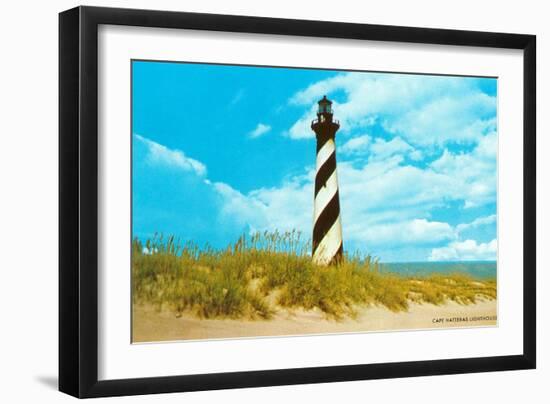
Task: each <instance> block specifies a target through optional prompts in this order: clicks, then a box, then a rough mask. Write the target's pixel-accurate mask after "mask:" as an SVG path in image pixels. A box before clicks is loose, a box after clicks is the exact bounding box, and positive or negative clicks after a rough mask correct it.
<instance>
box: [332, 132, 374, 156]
mask: <svg viewBox="0 0 550 404" xmlns="http://www.w3.org/2000/svg"><path fill="white" fill-rule="evenodd" d="M371 140H372V138H371V137H370V136H369V135H362V136H356V137H354V138H352V139H350V140H348V141H347V142H346V143H344V144H343V145H342V147H340V148H339V151H340V152H341V153H343V154H365V153H366V152H367V151H368V149H369V145H370V143H371Z"/></svg>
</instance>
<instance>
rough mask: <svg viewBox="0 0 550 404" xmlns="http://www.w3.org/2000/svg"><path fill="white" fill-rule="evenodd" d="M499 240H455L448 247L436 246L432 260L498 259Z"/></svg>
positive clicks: (431, 255)
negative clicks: (483, 241)
mask: <svg viewBox="0 0 550 404" xmlns="http://www.w3.org/2000/svg"><path fill="white" fill-rule="evenodd" d="M496 253H497V240H496V239H493V240H491V241H490V242H488V243H479V244H478V243H477V242H476V241H475V240H465V241H454V242H451V243H449V244H448V245H447V246H446V247H441V248H434V249H432V252H431V254H430V257H429V260H430V261H468V260H469V261H472V260H496Z"/></svg>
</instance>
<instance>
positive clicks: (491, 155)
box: [430, 132, 497, 208]
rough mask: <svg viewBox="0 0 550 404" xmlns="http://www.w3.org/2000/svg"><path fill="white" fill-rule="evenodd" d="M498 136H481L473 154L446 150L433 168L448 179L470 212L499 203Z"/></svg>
mask: <svg viewBox="0 0 550 404" xmlns="http://www.w3.org/2000/svg"><path fill="white" fill-rule="evenodd" d="M496 147H497V135H496V132H491V133H489V134H487V135H485V136H482V137H481V139H480V141H479V144H478V145H477V146H476V147H475V149H474V150H473V151H472V152H470V153H453V152H450V151H449V150H447V149H445V150H444V152H443V154H442V155H441V157H440V158H438V159H437V160H435V161H434V162H432V163H431V165H430V168H431V169H432V170H433V171H434V172H436V173H438V174H441V175H444V176H446V177H448V178H449V179H450V180H452V181H453V183H451V184H449V186H452V187H453V188H454V190H455V194H456V197H457V198H461V199H463V200H464V206H465V207H467V208H471V207H475V206H480V205H484V204H487V203H491V202H495V201H496V186H497V182H496V172H497V169H496V164H497V162H496Z"/></svg>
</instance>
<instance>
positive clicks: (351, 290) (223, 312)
mask: <svg viewBox="0 0 550 404" xmlns="http://www.w3.org/2000/svg"><path fill="white" fill-rule="evenodd" d="M309 250H310V244H309V243H308V242H303V241H302V240H301V239H300V234H299V233H298V232H287V233H284V234H280V233H277V232H275V233H268V232H265V233H257V234H255V235H253V236H242V237H241V238H240V239H239V240H238V241H237V242H236V243H235V244H234V245H231V246H229V247H227V248H226V249H223V250H217V249H213V248H211V247H208V246H207V247H205V248H203V249H201V248H199V247H198V246H197V245H196V244H193V243H186V244H183V245H181V244H180V243H179V242H177V241H176V240H175V239H174V237H168V238H164V237H163V236H156V237H155V238H153V239H152V240H148V241H147V242H146V243H145V245H144V244H143V243H141V242H140V241H139V240H137V239H135V240H134V241H133V243H132V287H133V300H134V303H137V304H140V303H144V304H153V305H155V306H156V307H158V308H159V309H161V308H167V309H169V310H172V311H173V312H174V313H176V315H181V313H183V312H185V311H187V312H192V313H195V314H196V315H197V316H199V317H202V318H250V319H269V318H270V317H272V315H273V314H274V313H275V310H276V308H277V306H279V307H283V308H287V309H293V308H303V309H306V310H310V309H315V308H317V309H320V310H322V311H323V312H324V313H325V314H326V316H327V317H329V318H335V319H340V318H342V317H345V316H350V317H354V316H355V315H356V308H357V307H358V306H364V305H383V306H385V307H387V308H388V309H390V310H392V311H405V310H407V308H408V307H409V304H410V302H416V303H424V302H427V303H432V304H436V305H439V304H442V303H444V302H445V301H448V300H453V301H456V302H458V303H460V304H470V303H475V302H476V301H478V300H481V299H495V298H496V280H475V279H473V278H471V277H469V276H467V275H464V274H453V275H430V276H400V275H396V274H390V273H381V272H380V271H379V268H378V262H377V261H376V260H373V259H372V258H371V257H370V256H366V257H362V256H360V255H358V254H355V255H346V256H345V259H344V260H343V261H342V262H341V263H339V264H338V265H332V266H318V265H315V264H314V263H313V262H312V261H311V257H310V256H309V255H308V251H309Z"/></svg>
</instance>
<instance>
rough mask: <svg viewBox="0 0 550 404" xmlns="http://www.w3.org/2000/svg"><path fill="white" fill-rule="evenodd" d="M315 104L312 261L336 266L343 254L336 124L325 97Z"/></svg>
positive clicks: (337, 124) (329, 102) (312, 124)
mask: <svg viewBox="0 0 550 404" xmlns="http://www.w3.org/2000/svg"><path fill="white" fill-rule="evenodd" d="M318 104H319V108H318V110H317V119H315V120H314V121H313V122H312V123H311V129H312V130H313V131H314V132H315V136H316V137H317V159H316V164H315V165H316V173H315V194H314V206H313V237H312V240H313V242H312V257H313V262H315V263H316V264H320V265H328V264H334V263H338V262H339V261H340V260H341V258H342V255H343V252H344V245H343V241H342V222H341V220H340V197H339V195H338V175H337V172H336V144H335V142H334V138H335V136H336V131H337V130H338V129H339V128H340V124H339V122H338V121H336V120H333V119H332V101H330V100H329V99H327V96H326V95H325V96H324V97H323V98H322V99H321V100H320V101H319V102H318Z"/></svg>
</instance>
